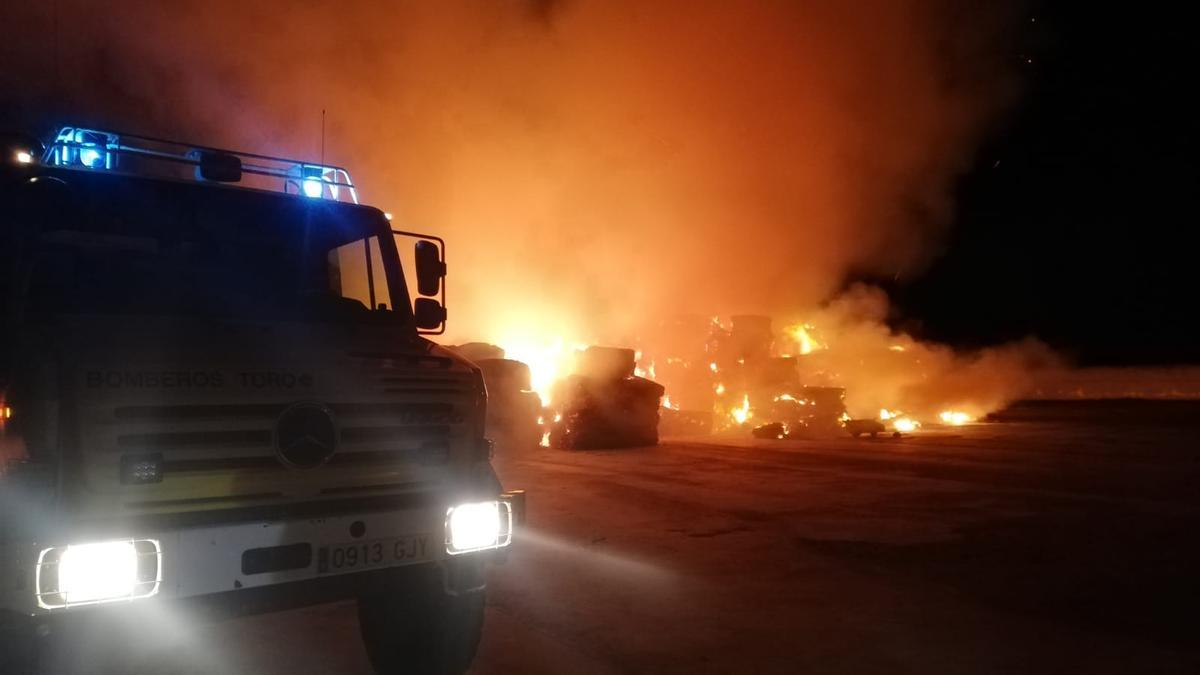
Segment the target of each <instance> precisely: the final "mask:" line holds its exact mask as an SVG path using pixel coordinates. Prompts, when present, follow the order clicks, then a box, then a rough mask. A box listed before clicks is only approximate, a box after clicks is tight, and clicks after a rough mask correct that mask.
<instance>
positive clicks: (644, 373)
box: [633, 352, 658, 380]
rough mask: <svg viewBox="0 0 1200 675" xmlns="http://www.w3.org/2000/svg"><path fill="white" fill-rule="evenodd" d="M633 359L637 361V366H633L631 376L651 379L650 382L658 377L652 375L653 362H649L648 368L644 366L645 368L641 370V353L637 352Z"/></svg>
mask: <svg viewBox="0 0 1200 675" xmlns="http://www.w3.org/2000/svg"><path fill="white" fill-rule="evenodd" d="M634 358H636V359H637V360H638V364H637V366H635V367H634V369H633V374H634V375H637V376H638V377H645V378H648V379H651V380H653V379H654V378H656V377H658V376H657V375H656V374H655V373H654V362H653V361H651V362H650V364H649V365H648V366H646V367H645V368H642V363H641V361H642V353H641V352H637V355H636V356H635V357H634Z"/></svg>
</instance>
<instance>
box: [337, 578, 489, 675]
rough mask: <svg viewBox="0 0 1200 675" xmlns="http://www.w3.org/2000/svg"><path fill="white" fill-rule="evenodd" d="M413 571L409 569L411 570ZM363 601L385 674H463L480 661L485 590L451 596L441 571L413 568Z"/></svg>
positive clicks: (374, 655) (374, 654) (367, 639)
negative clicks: (477, 655) (479, 649)
mask: <svg viewBox="0 0 1200 675" xmlns="http://www.w3.org/2000/svg"><path fill="white" fill-rule="evenodd" d="M405 571H406V572H408V570H405ZM412 572H414V573H409V574H404V575H397V577H396V578H394V579H392V580H389V581H388V582H387V583H384V584H380V585H378V586H376V587H374V588H372V589H371V590H368V591H366V592H364V593H363V594H362V595H361V596H360V597H359V598H358V625H359V631H360V633H361V634H362V639H363V644H364V646H365V647H366V649H367V656H368V657H369V658H370V660H371V665H372V666H374V668H375V672H377V673H379V674H380V675H392V674H393V673H396V674H399V673H404V674H405V675H410V674H411V675H458V674H459V673H462V672H463V671H465V670H466V669H467V668H468V667H469V666H470V665H471V661H472V660H474V658H475V650H476V649H477V648H478V647H479V636H480V634H481V633H482V631H483V604H484V592H483V591H482V590H481V591H476V592H472V593H463V594H460V595H457V596H454V595H450V594H448V593H446V592H445V590H444V588H443V584H442V574H441V570H439V569H437V568H436V567H433V566H430V568H429V569H422V570H419V571H418V570H413V571H412Z"/></svg>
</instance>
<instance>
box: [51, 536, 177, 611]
mask: <svg viewBox="0 0 1200 675" xmlns="http://www.w3.org/2000/svg"><path fill="white" fill-rule="evenodd" d="M161 583H162V552H161V549H160V547H159V544H158V542H157V541H154V540H152V539H139V540H130V539H125V540H121V541H106V542H99V543H94V544H71V545H69V546H59V547H54V548H48V549H45V550H43V551H42V552H41V554H40V555H39V556H38V565H37V588H38V591H37V598H38V605H39V606H40V607H42V608H44V609H59V608H62V607H70V606H75V605H92V604H96V603H101V602H112V601H114V600H132V599H136V598H148V597H150V596H152V595H154V594H156V593H158V589H159V586H160V585H161Z"/></svg>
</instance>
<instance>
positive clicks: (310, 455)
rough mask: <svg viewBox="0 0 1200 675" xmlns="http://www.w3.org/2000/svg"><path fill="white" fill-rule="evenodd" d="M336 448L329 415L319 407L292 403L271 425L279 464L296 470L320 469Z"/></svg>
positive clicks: (335, 426) (330, 411)
mask: <svg viewBox="0 0 1200 675" xmlns="http://www.w3.org/2000/svg"><path fill="white" fill-rule="evenodd" d="M337 446H338V428H337V423H336V422H335V421H334V418H333V411H332V410H330V409H329V408H327V407H325V406H323V405H321V404H320V403H295V404H293V405H291V406H288V408H287V409H286V410H284V411H283V412H282V413H280V415H279V420H278V421H277V422H276V423H275V452H276V453H278V454H279V461H281V462H283V463H284V464H286V465H287V466H290V467H293V468H297V469H311V468H313V467H317V466H321V465H322V464H324V463H325V462H327V461H328V460H329V458H330V457H332V456H333V453H334V452H336V451H337Z"/></svg>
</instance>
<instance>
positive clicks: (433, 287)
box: [416, 240, 446, 321]
mask: <svg viewBox="0 0 1200 675" xmlns="http://www.w3.org/2000/svg"><path fill="white" fill-rule="evenodd" d="M416 263H417V292H419V293H420V294H421V295H437V294H438V291H439V290H440V289H441V287H442V279H443V278H445V276H446V263H445V262H443V261H442V252H441V250H440V249H439V248H438V245H437V244H435V243H433V242H432V241H426V240H421V241H418V242H417V246H416ZM417 302H418V304H419V303H420V300H418V301H417ZM434 304H437V303H434ZM443 311H444V310H443ZM442 321H445V318H444V317H443V319H442Z"/></svg>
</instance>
